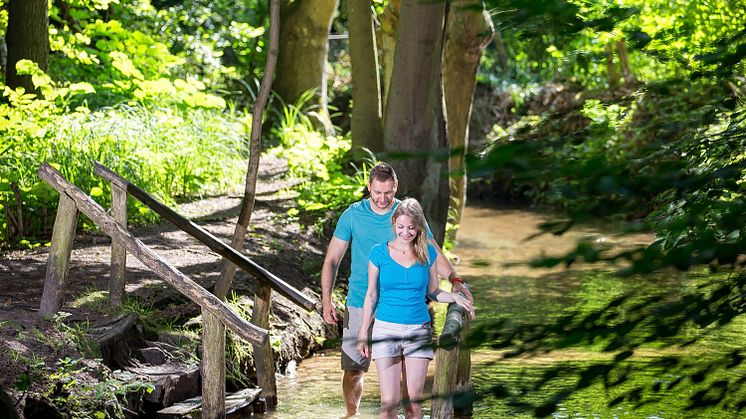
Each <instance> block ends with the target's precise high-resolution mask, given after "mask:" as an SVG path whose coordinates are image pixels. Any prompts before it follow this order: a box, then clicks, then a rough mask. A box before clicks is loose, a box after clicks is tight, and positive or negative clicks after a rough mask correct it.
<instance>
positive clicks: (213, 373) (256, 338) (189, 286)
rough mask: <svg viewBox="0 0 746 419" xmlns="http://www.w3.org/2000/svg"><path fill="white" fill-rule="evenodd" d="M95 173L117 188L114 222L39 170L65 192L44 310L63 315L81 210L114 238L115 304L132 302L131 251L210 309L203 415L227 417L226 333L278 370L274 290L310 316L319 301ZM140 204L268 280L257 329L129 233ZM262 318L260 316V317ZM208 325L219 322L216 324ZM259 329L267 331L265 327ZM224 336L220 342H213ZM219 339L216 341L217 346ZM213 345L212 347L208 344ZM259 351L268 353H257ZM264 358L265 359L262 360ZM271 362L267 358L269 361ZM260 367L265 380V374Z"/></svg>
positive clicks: (137, 192)
mask: <svg viewBox="0 0 746 419" xmlns="http://www.w3.org/2000/svg"><path fill="white" fill-rule="evenodd" d="M94 171H95V173H97V174H98V175H99V176H101V177H103V178H104V179H107V180H109V181H110V182H111V190H112V212H113V217H112V216H109V215H108V214H107V213H106V211H105V210H104V209H103V208H102V207H101V206H100V205H99V204H98V203H96V202H95V201H93V199H91V198H90V197H89V196H87V195H86V194H85V193H84V192H82V191H81V190H80V189H79V188H77V187H76V186H75V185H73V184H72V183H70V182H68V181H67V180H66V179H65V178H64V177H62V175H61V174H60V173H59V172H58V171H57V170H55V169H54V168H53V167H51V166H50V165H49V164H47V163H43V164H42V165H41V167H40V168H39V177H41V179H43V180H44V181H46V182H47V183H48V184H49V185H50V186H52V187H53V188H54V189H56V190H57V191H58V192H59V193H60V201H59V207H58V211H57V216H56V219H55V225H54V230H53V233H52V247H51V249H50V253H49V259H48V261H47V275H46V279H45V282H44V292H43V295H42V301H41V307H40V312H41V314H42V315H46V316H50V315H53V314H54V313H56V312H57V311H59V310H60V308H61V307H62V303H63V296H64V289H65V285H66V283H67V277H68V272H69V261H70V253H71V251H72V245H73V239H74V237H75V227H76V225H77V219H78V214H79V212H83V213H84V214H85V215H87V216H88V217H89V218H90V219H91V220H93V221H94V222H95V223H96V225H98V226H99V227H100V228H101V230H102V231H103V232H104V233H106V234H107V235H109V236H110V237H111V238H112V256H111V257H112V259H111V278H110V282H109V291H110V293H109V297H110V301H111V304H112V305H113V306H118V305H121V304H122V302H123V301H124V299H125V283H126V279H125V273H124V272H125V269H124V267H125V265H126V252H129V253H131V254H132V255H134V256H135V257H137V258H138V259H139V260H140V261H141V262H142V263H143V264H144V265H145V266H147V267H148V268H150V269H151V270H152V271H153V272H154V273H156V274H157V275H159V276H160V277H161V278H163V279H164V280H165V281H166V282H167V283H169V284H170V285H171V286H173V287H174V288H176V289H177V290H178V291H179V292H181V293H182V294H184V295H185V296H187V297H188V298H189V299H190V300H192V301H193V302H195V303H197V304H198V305H199V306H200V307H201V308H202V313H203V319H205V325H204V327H205V328H211V331H212V333H207V332H205V331H203V342H202V344H203V363H202V371H201V372H202V387H203V394H202V398H203V400H202V417H203V418H215V417H223V416H224V412H225V332H224V327H228V328H229V329H230V330H231V331H233V332H234V333H236V334H237V335H238V336H239V337H241V338H243V339H245V340H247V341H248V342H250V343H251V344H252V345H254V347H255V362H256V363H260V362H261V363H262V365H270V366H271V365H273V362H272V359H271V356H272V352H271V350H267V349H269V340H268V338H267V336H268V332H267V330H266V328H267V327H268V326H269V303H270V291H271V290H272V289H273V290H275V291H277V292H279V293H280V294H281V295H283V296H285V297H287V298H288V299H289V300H290V301H292V302H293V303H295V304H297V305H298V306H300V307H303V308H304V309H306V310H312V309H314V308H315V306H316V303H315V302H314V301H313V300H312V299H310V298H308V297H307V296H305V295H304V294H303V293H301V292H300V291H298V290H296V289H295V288H293V287H292V286H290V285H289V284H287V283H286V282H285V281H283V280H282V279H280V278H278V277H277V276H275V275H274V274H272V273H271V272H269V271H267V270H266V269H264V268H262V267H261V266H259V265H258V264H256V263H255V262H254V261H252V260H251V259H249V258H248V257H246V256H244V255H243V254H241V253H239V252H237V251H235V250H234V249H233V248H231V247H230V246H228V245H226V244H225V243H223V242H222V241H220V240H218V239H217V238H215V237H214V236H213V235H211V234H210V233H208V232H207V231H205V230H204V229H203V228H201V227H199V226H197V225H196V224H194V223H193V222H191V221H189V220H187V219H185V218H184V217H181V216H180V215H179V214H177V213H176V212H174V211H173V210H171V209H170V208H168V207H167V206H165V205H163V204H162V203H160V202H158V201H157V200H156V199H154V198H153V197H151V196H150V195H149V194H147V193H146V192H144V191H143V190H141V189H139V188H138V187H136V186H135V185H133V184H131V183H130V182H128V181H127V180H125V179H124V178H122V177H120V176H119V175H117V174H116V173H114V172H113V171H111V170H109V169H108V168H106V167H104V166H102V165H100V164H99V163H96V165H95V169H94ZM128 193H129V194H131V195H132V196H133V197H135V198H137V199H138V200H140V201H141V202H142V203H144V204H145V205H147V206H148V207H149V208H151V209H153V211H155V212H156V213H158V214H160V215H161V216H163V217H164V218H166V219H167V220H169V221H170V222H172V223H174V224H175V225H176V226H177V227H179V228H180V229H182V230H183V231H185V232H186V233H188V234H190V235H191V236H192V237H194V238H196V239H197V240H199V241H200V242H202V243H204V244H206V245H207V246H208V247H210V248H211V249H212V250H213V251H215V252H216V253H218V254H220V255H221V256H223V257H225V258H226V259H228V260H229V261H231V262H232V263H234V264H235V265H236V266H238V267H239V268H241V269H243V270H244V271H246V272H248V273H249V274H251V275H252V276H253V277H255V278H257V279H259V280H260V281H261V282H262V285H261V286H258V287H257V288H258V289H260V290H263V291H262V292H258V293H257V294H256V295H257V297H256V299H257V300H262V301H255V302H254V310H255V312H260V315H259V316H255V318H254V319H253V323H254V324H252V323H249V322H248V321H246V320H245V319H243V318H241V317H240V316H238V315H237V314H236V313H235V312H233V311H232V310H231V309H230V308H229V307H227V306H226V305H225V303H224V302H223V301H222V300H221V299H219V298H217V297H216V296H215V295H213V294H211V293H210V292H208V291H207V290H205V289H204V288H202V287H201V286H199V285H198V284H196V283H195V282H194V281H192V280H191V279H189V278H188V277H187V276H186V275H184V274H183V273H181V272H179V271H178V270H177V269H176V268H174V267H173V266H171V265H169V264H168V263H167V262H165V261H163V260H162V259H161V258H160V257H158V255H156V254H155V253H154V252H153V251H152V250H150V248H148V247H147V246H146V245H145V244H144V243H142V242H141V241H140V240H138V239H137V238H136V237H134V236H133V235H132V234H131V233H130V232H129V231H128V230H127V229H126V219H127V214H126V197H127V194H128ZM255 314H256V313H255ZM208 319H214V321H212V320H208ZM256 324H261V325H264V326H265V327H258V326H257V325H256ZM215 328H220V330H222V331H223V332H222V333H218V334H215V333H214V331H215V330H214V329H215ZM209 336H219V338H209ZM213 339H214V340H216V341H215V342H213V341H212V340H213ZM206 340H210V341H206ZM257 348H261V349H263V350H261V351H257V350H256V349H257ZM260 353H261V354H264V355H260ZM262 356H263V357H264V358H269V359H262V358H261V357H262ZM259 370H260V369H259V368H257V374H259ZM263 371H264V374H265V375H267V377H261V380H260V381H261V382H263V383H268V384H265V385H266V386H267V387H268V388H266V389H265V388H264V387H263V388H262V390H263V392H266V393H267V394H268V395H269V397H276V388H275V381H274V369H273V368H270V369H269V370H267V368H264V369H263Z"/></svg>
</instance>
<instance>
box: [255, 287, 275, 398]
mask: <svg viewBox="0 0 746 419" xmlns="http://www.w3.org/2000/svg"><path fill="white" fill-rule="evenodd" d="M271 302H272V288H270V287H269V286H267V285H265V284H257V286H256V291H255V292H254V309H253V311H252V313H251V322H252V323H254V324H255V325H256V326H257V327H261V328H263V329H267V330H269V308H270V304H271ZM254 366H255V367H256V377H257V378H256V379H257V385H258V386H259V387H261V388H262V395H263V396H264V399H265V400H266V401H267V408H268V409H269V410H273V409H274V408H275V407H277V383H276V382H275V362H274V359H273V356H272V347H271V346H270V342H269V340H268V341H267V342H264V343H263V344H259V345H254Z"/></svg>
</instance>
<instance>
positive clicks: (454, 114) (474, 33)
mask: <svg viewBox="0 0 746 419" xmlns="http://www.w3.org/2000/svg"><path fill="white" fill-rule="evenodd" d="M447 20H448V23H447V25H446V40H445V44H444V46H443V96H444V101H445V108H446V127H447V129H448V145H449V147H450V149H451V152H452V155H451V158H450V160H449V170H450V179H451V204H452V205H453V207H454V208H455V209H456V219H455V220H454V221H455V222H458V220H459V219H460V218H461V213H462V212H463V209H464V205H466V165H465V159H464V157H465V152H466V149H467V147H468V145H469V119H470V117H471V103H472V99H473V97H474V87H475V86H476V84H477V70H478V69H479V60H480V58H481V57H482V51H483V50H484V48H485V47H486V46H487V44H489V42H490V40H491V39H492V33H493V28H492V20H491V19H490V16H489V14H488V13H487V11H486V10H484V9H483V10H481V11H479V10H475V9H474V8H473V2H471V1H470V0H456V1H455V2H454V3H452V4H451V7H450V11H449V13H448V19H447Z"/></svg>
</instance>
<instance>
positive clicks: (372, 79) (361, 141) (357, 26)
mask: <svg viewBox="0 0 746 419" xmlns="http://www.w3.org/2000/svg"><path fill="white" fill-rule="evenodd" d="M371 6H372V5H371V2H370V0H348V2H347V22H348V25H349V28H350V29H349V30H350V59H351V61H352V155H353V158H358V157H361V156H363V155H364V154H363V153H362V150H361V148H363V147H365V148H367V149H369V150H371V151H373V152H380V151H383V121H382V115H381V88H380V83H379V77H378V54H377V50H376V38H375V31H374V28H373V9H372V7H371Z"/></svg>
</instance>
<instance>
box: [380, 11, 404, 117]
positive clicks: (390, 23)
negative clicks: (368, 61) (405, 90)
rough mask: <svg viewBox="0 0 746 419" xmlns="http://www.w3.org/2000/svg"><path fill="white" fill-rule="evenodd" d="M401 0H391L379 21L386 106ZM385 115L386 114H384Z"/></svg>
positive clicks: (392, 68)
mask: <svg viewBox="0 0 746 419" xmlns="http://www.w3.org/2000/svg"><path fill="white" fill-rule="evenodd" d="M400 8H401V0H389V2H388V4H387V5H386V9H384V11H383V13H382V14H381V17H380V18H379V21H380V22H381V27H380V29H379V30H378V46H379V49H380V50H381V70H383V80H382V84H383V101H382V102H381V103H383V107H384V108H385V107H386V104H387V103H388V97H389V87H390V86H391V73H392V71H393V70H394V52H395V50H396V33H397V29H398V28H399V9H400ZM384 116H385V115H384Z"/></svg>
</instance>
